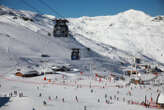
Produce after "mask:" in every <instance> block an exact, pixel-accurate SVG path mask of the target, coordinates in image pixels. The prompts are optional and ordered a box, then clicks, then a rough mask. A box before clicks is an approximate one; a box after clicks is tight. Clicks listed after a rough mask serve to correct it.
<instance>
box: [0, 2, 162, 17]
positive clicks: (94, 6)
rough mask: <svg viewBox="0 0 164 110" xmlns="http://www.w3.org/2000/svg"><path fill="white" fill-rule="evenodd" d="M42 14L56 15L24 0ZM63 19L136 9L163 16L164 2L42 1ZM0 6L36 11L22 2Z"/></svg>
mask: <svg viewBox="0 0 164 110" xmlns="http://www.w3.org/2000/svg"><path fill="white" fill-rule="evenodd" d="M24 1H26V2H27V3H28V4H30V5H31V6H33V7H35V8H37V9H38V10H40V11H41V12H42V13H46V14H52V15H56V14H55V13H54V12H52V11H51V10H49V9H48V8H47V7H46V6H45V5H44V4H41V3H40V2H39V1H40V0H24ZM42 1H45V2H46V3H48V5H50V7H52V8H53V9H54V10H56V11H57V12H59V13H61V14H62V15H63V16H65V17H80V16H103V15H113V14H117V13H119V12H122V11H125V10H128V9H136V10H142V11H144V12H145V13H147V14H149V15H151V16H157V15H164V0H42ZM0 4H1V5H5V6H8V7H9V8H15V9H24V10H31V11H36V10H34V9H32V8H30V7H29V6H27V5H26V4H24V3H23V2H22V0H0ZM56 16H57V15H56Z"/></svg>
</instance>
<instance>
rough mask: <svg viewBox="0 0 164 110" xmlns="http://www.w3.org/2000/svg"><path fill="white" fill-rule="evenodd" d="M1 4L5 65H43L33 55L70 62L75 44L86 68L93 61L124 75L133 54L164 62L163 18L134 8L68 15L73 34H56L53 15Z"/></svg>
mask: <svg viewBox="0 0 164 110" xmlns="http://www.w3.org/2000/svg"><path fill="white" fill-rule="evenodd" d="M0 8H1V9H0V14H1V15H0V56H1V59H0V67H1V68H2V69H4V68H10V67H13V66H15V65H18V64H19V65H24V64H38V63H40V62H39V61H36V60H33V59H35V58H39V57H40V55H41V54H48V55H50V56H51V57H52V59H51V60H50V61H52V62H54V61H56V60H58V61H59V60H60V61H61V62H67V63H68V62H69V63H70V62H71V60H70V56H71V49H72V48H80V49H81V57H82V58H81V60H80V61H79V62H73V63H75V65H76V66H77V67H79V68H81V69H84V68H82V66H81V65H88V63H92V64H94V65H93V66H95V68H97V69H98V70H100V69H102V68H103V69H102V70H105V69H107V68H108V71H112V72H118V73H121V69H120V62H123V63H125V64H128V63H130V62H131V60H132V58H133V57H134V56H135V57H140V58H142V59H143V60H148V61H149V62H155V63H159V64H163V63H164V56H163V55H164V50H163V47H164V43H163V42H164V37H163V35H164V30H163V27H164V20H160V21H153V20H154V18H153V17H151V16H148V15H146V14H145V13H143V12H140V11H135V10H129V11H126V12H123V13H119V14H117V15H115V16H100V17H81V18H69V19H68V20H69V22H70V23H69V28H70V37H69V38H55V37H53V36H52V31H53V25H54V24H55V23H54V21H53V20H52V16H48V15H39V14H37V13H33V12H29V11H17V10H13V9H9V8H6V7H0ZM14 17H16V18H14ZM22 17H26V18H29V20H27V21H26V20H24V19H23V18H22ZM54 18H55V17H54ZM31 19H32V21H31ZM48 33H50V34H51V36H49V35H48ZM88 48H90V49H91V51H88ZM29 60H30V61H29ZM83 71H84V70H83Z"/></svg>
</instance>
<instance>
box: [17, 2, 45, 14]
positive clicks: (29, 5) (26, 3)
mask: <svg viewBox="0 0 164 110" xmlns="http://www.w3.org/2000/svg"><path fill="white" fill-rule="evenodd" d="M20 1H22V2H23V3H24V4H25V5H27V6H28V7H30V8H31V9H34V10H35V11H36V12H38V13H40V14H42V12H41V11H40V10H38V9H36V8H35V7H33V6H32V5H31V4H29V3H28V2H26V1H25V0H20Z"/></svg>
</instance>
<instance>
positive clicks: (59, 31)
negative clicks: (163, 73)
mask: <svg viewBox="0 0 164 110" xmlns="http://www.w3.org/2000/svg"><path fill="white" fill-rule="evenodd" d="M55 21H56V24H55V26H54V31H53V35H54V37H67V36H68V33H69V29H68V25H67V23H68V20H66V19H56V20H55Z"/></svg>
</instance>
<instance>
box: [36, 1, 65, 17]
mask: <svg viewBox="0 0 164 110" xmlns="http://www.w3.org/2000/svg"><path fill="white" fill-rule="evenodd" d="M37 1H39V2H40V3H41V4H43V5H45V6H46V7H47V8H49V9H50V10H51V11H52V12H54V13H56V14H57V15H58V16H59V17H62V18H65V17H64V16H63V15H61V14H60V13H59V12H57V11H55V9H53V8H52V7H51V6H50V5H49V4H48V3H46V2H45V1H44V0H37Z"/></svg>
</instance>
